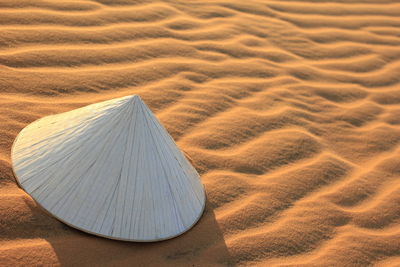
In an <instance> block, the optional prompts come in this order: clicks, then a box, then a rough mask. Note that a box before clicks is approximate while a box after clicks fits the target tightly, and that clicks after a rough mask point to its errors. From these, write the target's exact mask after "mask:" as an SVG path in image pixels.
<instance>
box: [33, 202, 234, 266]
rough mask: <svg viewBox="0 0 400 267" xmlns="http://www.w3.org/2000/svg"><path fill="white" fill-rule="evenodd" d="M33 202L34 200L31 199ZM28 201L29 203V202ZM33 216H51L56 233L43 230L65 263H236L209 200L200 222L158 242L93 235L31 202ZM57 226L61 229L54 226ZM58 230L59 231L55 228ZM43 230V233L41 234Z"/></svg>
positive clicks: (179, 264)
mask: <svg viewBox="0 0 400 267" xmlns="http://www.w3.org/2000/svg"><path fill="white" fill-rule="evenodd" d="M29 202H30V201H29ZM27 204H28V203H27ZM28 206H29V207H30V209H31V212H32V216H33V217H34V218H37V219H38V220H40V221H42V222H43V220H49V221H48V222H43V223H44V225H48V226H49V225H52V226H54V227H52V228H53V229H49V230H50V231H51V232H53V234H51V233H49V232H47V234H50V236H49V235H47V234H46V232H44V231H40V232H41V233H43V235H45V236H40V235H41V234H39V233H36V238H43V239H46V240H47V241H48V242H49V244H50V245H51V246H52V247H53V249H54V252H55V254H56V255H57V257H58V261H59V263H60V264H61V266H234V265H235V263H234V261H233V259H232V257H231V255H230V254H229V251H228V249H227V247H226V244H225V240H224V237H223V234H222V231H221V230H220V228H219V226H218V223H217V221H216V219H215V215H214V212H213V210H212V207H211V205H210V203H209V202H207V203H206V208H205V210H204V214H203V216H202V217H201V219H200V220H199V221H198V223H197V224H196V225H195V226H194V227H193V228H192V229H191V230H189V231H188V232H186V233H184V234H183V235H181V236H178V237H176V238H173V239H170V240H166V241H161V242H154V243H135V242H124V241H116V240H110V239H106V238H101V237H97V236H92V235H89V234H86V233H84V232H81V231H79V230H75V229H73V228H71V227H69V226H67V225H64V224H62V223H60V222H58V221H57V220H56V219H55V218H53V217H51V216H50V215H48V216H46V215H45V214H44V213H47V212H46V211H45V210H43V209H42V208H40V207H39V206H37V205H32V203H30V204H28ZM54 228H57V229H54ZM53 230H55V231H53ZM38 234H39V235H38Z"/></svg>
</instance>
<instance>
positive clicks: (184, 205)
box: [11, 95, 205, 241]
mask: <svg viewBox="0 0 400 267" xmlns="http://www.w3.org/2000/svg"><path fill="white" fill-rule="evenodd" d="M11 157H12V165H13V169H14V173H15V176H16V178H17V181H18V182H19V184H20V185H21V187H22V188H23V189H24V190H25V191H26V192H27V193H28V194H30V195H31V196H32V198H33V199H34V200H35V201H36V202H37V203H38V204H39V205H40V206H42V207H43V208H44V209H46V210H47V211H48V212H50V213H51V214H52V215H54V216H55V217H56V218H58V219H59V220H61V221H63V222H64V223H66V224H68V225H70V226H72V227H75V228H77V229H80V230H83V231H86V232H89V233H92V234H95V235H99V236H104V237H108V238H112V239H119V240H126V241H158V240H163V239H168V238H172V237H175V236H177V235H180V234H182V233H183V232H185V231H187V230H188V229H190V228H191V227H192V226H193V225H194V224H195V223H196V222H197V220H198V219H199V218H200V216H201V214H202V212H203V209H204V205H205V192H204V188H203V186H202V184H201V182H200V179H199V178H200V177H199V175H198V173H197V172H196V170H195V169H194V168H193V167H192V165H191V164H190V163H189V162H188V160H187V159H186V158H185V157H184V156H183V154H182V153H181V151H180V150H179V148H178V147H177V146H176V144H175V142H174V140H173V139H172V137H171V136H170V135H169V134H168V132H167V131H166V130H165V129H164V128H163V127H162V126H161V124H160V123H159V121H158V120H157V118H156V117H155V116H154V115H153V114H152V112H151V111H150V110H149V108H148V107H147V106H146V104H144V103H143V102H142V100H141V99H140V97H139V96H137V95H133V96H127V97H122V98H117V99H112V100H109V101H105V102H101V103H97V104H93V105H89V106H86V107H83V108H79V109H76V110H72V111H69V112H66V113H62V114H57V115H52V116H48V117H44V118H42V119H40V120H37V121H35V122H33V123H32V124H30V125H28V126H27V127H25V128H24V129H23V130H22V131H21V132H20V133H19V135H18V136H17V138H16V139H15V142H14V145H13V148H12V153H11Z"/></svg>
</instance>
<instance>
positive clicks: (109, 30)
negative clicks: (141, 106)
mask: <svg viewBox="0 0 400 267" xmlns="http://www.w3.org/2000/svg"><path fill="white" fill-rule="evenodd" d="M399 15H400V4H399V3H398V1H397V0H380V1H378V0H363V1H361V0H318V1H317V0H285V1H283V0H280V1H278V0H272V1H256V0H249V1H239V0H234V1H227V0H220V1H183V0H174V1H173V0H168V1H150V0H142V1H133V0H96V1H94V0H79V1H54V0H40V1H37V0H35V1H33V0H22V1H8V0H0V29H1V31H0V72H1V76H0V92H1V95H0V119H1V127H0V199H1V202H0V265H1V266H18V265H25V266H37V265H47V266H48V265H56V266H57V265H62V266H93V265H106V266H131V265H132V263H135V264H137V265H138V266H163V265H164V266H192V265H193V266H235V265H237V266H250V265H251V266H252V265H260V266H367V265H377V266H395V265H398V264H399V262H400V261H399V259H400V241H399V240H400V225H399V223H400V187H399V183H398V179H399V177H400V176H399V175H400V161H399V159H398V158H399V155H400V148H399V144H400V119H399V118H400V106H399V105H400V88H399V83H400V78H399V73H400V60H399V59H400V48H399V44H400V28H399V26H400V19H399ZM129 94H140V96H141V97H142V99H143V100H144V101H145V102H146V103H147V104H148V105H149V107H150V108H151V109H152V110H153V112H155V114H156V115H157V117H158V118H159V119H160V120H161V122H162V123H163V124H164V125H165V127H166V128H167V129H168V131H169V132H170V133H171V135H172V136H173V137H174V139H175V140H176V141H177V143H178V145H179V146H180V147H181V148H182V149H183V150H184V151H185V153H186V154H187V155H188V156H189V157H190V159H191V161H192V162H193V164H194V166H195V167H196V168H197V169H198V170H199V172H200V174H201V176H202V182H203V183H204V185H205V188H206V192H207V204H206V210H205V214H204V216H203V217H202V218H201V220H200V221H199V223H198V225H196V226H195V227H194V228H193V229H192V230H191V231H189V232H188V233H186V234H184V235H183V236H181V237H178V238H176V239H173V240H169V241H165V242H160V243H154V244H135V243H124V242H118V241H113V240H106V239H102V238H98V237H93V236H90V235H87V234H84V233H81V232H79V231H77V230H74V229H72V228H69V227H67V226H65V225H64V224H62V223H60V222H58V221H57V220H56V219H54V218H52V217H51V216H49V215H47V214H46V213H45V212H44V211H43V210H41V209H40V208H39V207H38V206H37V205H36V204H35V203H34V202H33V201H32V199H31V198H30V197H29V196H28V195H27V194H25V193H24V192H23V191H22V190H21V189H19V188H18V187H17V185H16V183H15V180H14V177H13V174H12V170H11V165H10V164H11V162H10V149H11V145H12V143H13V140H14V138H15V136H16V135H17V134H18V132H19V131H20V130H21V129H22V128H23V127H25V126H26V125H27V124H29V123H30V122H32V121H34V120H36V119H38V118H40V117H43V116H46V115H50V114H55V113H59V112H64V111H68V110H71V109H74V108H78V107H82V106H84V105H87V104H91V103H95V102H98V101H103V100H107V99H111V98H115V97H121V96H125V95H129ZM83 248H84V249H83Z"/></svg>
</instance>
